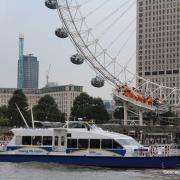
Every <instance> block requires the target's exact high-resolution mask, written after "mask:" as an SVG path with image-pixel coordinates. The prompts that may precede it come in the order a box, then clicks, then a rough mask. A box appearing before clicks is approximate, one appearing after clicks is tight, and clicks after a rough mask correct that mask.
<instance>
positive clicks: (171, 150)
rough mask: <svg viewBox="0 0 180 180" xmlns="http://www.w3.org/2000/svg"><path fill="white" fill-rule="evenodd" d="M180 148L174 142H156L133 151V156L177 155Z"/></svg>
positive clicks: (179, 152)
mask: <svg viewBox="0 0 180 180" xmlns="http://www.w3.org/2000/svg"><path fill="white" fill-rule="evenodd" d="M179 155H180V150H179V149H178V146H177V145H175V144H157V145H151V146H148V147H145V148H140V149H138V150H136V151H135V156H138V157H140V156H145V157H147V156H149V157H152V156H179Z"/></svg>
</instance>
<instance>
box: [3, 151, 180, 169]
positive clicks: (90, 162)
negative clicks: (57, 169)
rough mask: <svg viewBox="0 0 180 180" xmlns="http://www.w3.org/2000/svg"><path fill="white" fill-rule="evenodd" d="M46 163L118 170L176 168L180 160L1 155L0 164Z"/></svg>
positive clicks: (174, 158) (170, 158)
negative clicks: (114, 168)
mask: <svg viewBox="0 0 180 180" xmlns="http://www.w3.org/2000/svg"><path fill="white" fill-rule="evenodd" d="M32 161H35V162H46V163H60V164H67V165H68V164H69V165H83V166H103V167H116V168H176V165H177V163H178V158H177V157H175V156H173V157H88V156H51V155H3V154H1V155H0V162H32Z"/></svg>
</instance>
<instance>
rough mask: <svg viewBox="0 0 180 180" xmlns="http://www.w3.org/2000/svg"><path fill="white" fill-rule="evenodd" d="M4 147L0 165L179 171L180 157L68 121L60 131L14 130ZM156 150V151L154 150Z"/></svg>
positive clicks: (79, 122) (47, 129) (46, 129)
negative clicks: (19, 164) (22, 163)
mask: <svg viewBox="0 0 180 180" xmlns="http://www.w3.org/2000/svg"><path fill="white" fill-rule="evenodd" d="M11 132H12V134H13V137H12V139H11V140H10V141H9V142H6V144H4V145H2V144H1V146H0V162H32V161H35V162H46V163H60V164H64V165H82V166H99V167H115V168H176V167H177V165H178V163H179V159H180V158H179V155H178V154H177V153H175V152H174V151H171V153H170V152H168V153H167V151H170V149H164V150H163V149H161V152H160V153H159V152H158V151H157V149H155V148H154V149H149V148H145V147H143V146H142V145H141V144H139V143H138V142H137V141H136V140H135V139H133V138H132V137H130V136H127V135H124V134H119V133H115V132H109V131H105V130H102V129H101V128H99V127H97V126H96V125H95V124H94V123H92V122H90V123H88V122H84V121H68V122H66V124H65V125H64V126H63V127H60V128H14V129H12V130H11ZM152 148H153V147H152Z"/></svg>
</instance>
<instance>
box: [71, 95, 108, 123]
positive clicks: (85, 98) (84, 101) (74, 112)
mask: <svg viewBox="0 0 180 180" xmlns="http://www.w3.org/2000/svg"><path fill="white" fill-rule="evenodd" d="M71 117H73V118H76V119H77V118H85V119H88V120H90V119H94V120H96V123H97V124H98V123H104V122H106V121H107V120H109V114H108V112H107V110H106V109H105V106H104V104H103V101H102V99H101V98H93V97H91V96H89V95H88V94H87V93H81V94H80V95H79V96H77V97H76V99H75V100H74V102H73V107H72V108H71Z"/></svg>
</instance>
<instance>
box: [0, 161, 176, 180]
mask: <svg viewBox="0 0 180 180" xmlns="http://www.w3.org/2000/svg"><path fill="white" fill-rule="evenodd" d="M167 173H169V174H167ZM1 179H3V180H21V179H23V180H36V179H37V180H49V179H50V180H56V179H57V180H144V179H148V180H151V179H153V180H156V179H157V180H161V179H162V180H167V179H168V180H170V179H171V180H172V179H180V169H178V170H176V171H172V170H169V172H167V171H165V170H125V169H110V168H94V167H79V166H63V165H58V164H45V163H0V180H1Z"/></svg>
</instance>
